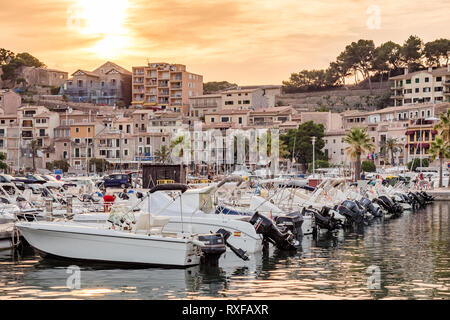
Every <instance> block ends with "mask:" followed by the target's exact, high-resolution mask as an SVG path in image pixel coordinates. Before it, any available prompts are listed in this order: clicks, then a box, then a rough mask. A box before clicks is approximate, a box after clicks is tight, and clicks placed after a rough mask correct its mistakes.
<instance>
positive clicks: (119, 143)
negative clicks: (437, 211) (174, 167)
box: [0, 62, 450, 173]
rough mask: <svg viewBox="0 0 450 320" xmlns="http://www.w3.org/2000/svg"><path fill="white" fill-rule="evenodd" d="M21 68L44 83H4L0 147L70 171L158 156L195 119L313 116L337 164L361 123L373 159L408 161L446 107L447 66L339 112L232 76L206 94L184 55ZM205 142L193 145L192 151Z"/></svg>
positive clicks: (274, 121) (215, 125)
mask: <svg viewBox="0 0 450 320" xmlns="http://www.w3.org/2000/svg"><path fill="white" fill-rule="evenodd" d="M23 73H24V74H26V75H27V80H26V82H27V83H28V84H30V83H31V84H33V87H34V88H38V89H37V90H35V95H34V96H33V102H32V103H29V102H27V101H26V99H27V98H26V96H24V95H21V90H19V89H2V90H1V91H0V110H1V115H0V152H2V153H4V154H5V155H6V159H5V161H6V163H7V165H8V168H9V169H8V170H10V171H12V172H19V171H21V170H22V171H23V170H30V169H34V170H41V169H52V168H54V165H53V164H58V163H59V165H61V161H65V162H67V170H68V171H69V172H74V173H85V172H93V171H95V170H96V168H95V167H94V168H93V169H92V168H91V166H92V159H99V160H101V161H103V163H104V164H103V169H106V168H111V169H115V170H117V169H128V170H129V169H139V168H140V166H141V165H142V164H145V163H152V162H157V161H158V160H159V159H158V158H157V156H156V155H157V154H158V152H159V151H160V150H161V149H162V148H163V149H164V148H166V149H168V148H169V146H170V144H171V142H172V141H173V140H174V139H175V138H176V136H177V134H179V130H180V129H183V130H185V131H190V132H193V131H194V124H195V123H196V122H201V127H200V128H201V129H200V130H202V131H208V130H218V131H219V132H221V134H222V135H223V136H225V134H226V132H227V130H235V129H239V130H243V131H246V130H251V129H278V130H279V132H280V134H283V133H286V132H288V131H289V130H290V129H294V130H295V129H296V128H298V126H299V125H301V124H304V123H306V122H308V121H312V122H313V123H315V124H321V125H323V129H324V136H323V140H324V143H325V144H324V147H323V149H322V150H321V151H322V152H323V153H324V155H325V157H326V158H327V159H328V161H329V163H330V164H331V165H332V166H349V165H351V163H352V160H351V159H350V157H348V156H347V155H346V153H345V149H346V147H347V145H346V143H345V142H344V138H345V136H346V135H347V133H348V132H349V131H350V130H351V129H352V128H353V127H355V126H358V127H361V128H365V129H366V131H367V133H368V134H369V136H370V139H371V140H372V142H373V144H374V145H375V146H376V148H375V150H373V151H372V152H370V154H365V155H364V157H366V158H367V159H369V160H371V161H373V162H374V163H375V165H376V166H385V165H394V164H395V165H399V166H404V165H406V164H407V163H408V162H410V161H412V160H414V159H427V160H430V159H429V158H430V153H429V148H430V144H431V142H432V141H434V140H435V137H436V134H437V131H436V130H435V129H434V126H435V124H436V123H437V121H438V120H439V115H440V114H442V113H445V112H446V110H447V109H449V108H450V66H445V67H440V68H428V69H427V70H422V71H416V72H412V73H408V69H407V68H406V69H405V70H404V74H403V75H399V76H394V77H391V78H390V79H389V80H390V90H391V101H392V105H391V106H389V107H387V108H384V109H380V110H374V111H365V110H352V109H350V108H348V109H347V110H345V111H343V112H335V110H329V111H317V110H313V109H311V108H310V107H309V108H308V106H301V105H300V106H299V105H295V106H292V105H283V103H282V100H281V99H280V97H281V96H282V94H283V88H282V86H280V85H272V86H268V85H261V86H258V85H254V86H232V87H230V88H226V89H224V90H221V91H218V92H215V93H210V94H204V93H203V76H202V75H199V74H195V73H191V72H189V71H188V68H187V67H186V66H185V65H180V64H169V63H148V64H147V65H145V66H136V67H133V68H132V70H131V71H128V70H126V69H125V68H123V67H121V66H119V65H117V64H115V63H113V62H106V63H104V64H102V65H101V66H99V67H98V68H96V69H95V70H93V71H86V70H83V69H79V70H77V71H75V72H74V73H73V74H71V76H70V77H69V76H68V74H67V72H63V71H57V70H53V69H45V68H32V67H28V68H26V70H24V71H23ZM45 88H47V90H45ZM48 88H58V92H54V93H56V94H51V92H50V90H48ZM53 91H54V90H53ZM198 128H199V127H198V126H197V127H196V130H199V129H198ZM191 136H192V137H193V135H191ZM389 140H391V141H392V140H394V141H395V142H396V147H395V150H391V151H392V155H390V154H389V152H387V153H388V154H386V152H384V153H383V151H384V150H383V148H384V147H385V146H386V142H387V141H389ZM223 143H225V142H223ZM206 148H207V147H206V145H205V148H202V145H200V146H197V147H195V152H198V153H202V152H203V151H205V150H206ZM216 148H218V149H224V148H225V145H221V146H216ZM394 151H395V152H394ZM391 158H392V160H393V161H391ZM430 163H431V161H430ZM90 164H91V165H90ZM246 164H247V165H249V166H251V165H255V164H256V163H249V161H247V163H246ZM434 164H436V160H435V163H434Z"/></svg>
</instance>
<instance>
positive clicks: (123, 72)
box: [92, 61, 132, 76]
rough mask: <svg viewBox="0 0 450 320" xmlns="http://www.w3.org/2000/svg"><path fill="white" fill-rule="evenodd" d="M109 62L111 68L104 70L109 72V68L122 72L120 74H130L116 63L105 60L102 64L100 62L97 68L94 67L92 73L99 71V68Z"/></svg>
mask: <svg viewBox="0 0 450 320" xmlns="http://www.w3.org/2000/svg"><path fill="white" fill-rule="evenodd" d="M107 64H110V65H111V68H110V69H109V70H108V71H107V72H106V73H108V72H110V71H111V70H113V69H115V70H116V71H117V72H119V73H122V74H126V75H130V76H131V74H132V73H131V72H130V71H128V70H127V69H125V68H123V67H121V66H119V65H118V64H115V63H114V62H111V61H107V62H105V63H104V64H102V65H101V66H100V67H98V68H97V69H95V70H94V71H92V72H93V73H98V72H99V71H100V69H101V68H104V67H105V65H107Z"/></svg>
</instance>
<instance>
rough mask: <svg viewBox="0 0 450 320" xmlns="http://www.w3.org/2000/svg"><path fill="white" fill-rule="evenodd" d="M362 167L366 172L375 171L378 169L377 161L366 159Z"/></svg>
mask: <svg viewBox="0 0 450 320" xmlns="http://www.w3.org/2000/svg"><path fill="white" fill-rule="evenodd" d="M361 169H362V170H363V171H364V172H375V171H376V170H377V168H376V166H375V163H373V161H370V160H365V161H363V162H362V163H361Z"/></svg>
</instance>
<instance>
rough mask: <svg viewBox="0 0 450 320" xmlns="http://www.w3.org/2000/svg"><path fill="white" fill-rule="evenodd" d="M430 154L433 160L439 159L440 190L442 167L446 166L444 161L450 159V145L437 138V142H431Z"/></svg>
mask: <svg viewBox="0 0 450 320" xmlns="http://www.w3.org/2000/svg"><path fill="white" fill-rule="evenodd" d="M429 152H430V154H431V159H432V160H435V159H436V158H439V166H440V168H439V188H442V166H443V164H444V159H445V158H450V144H449V143H448V142H446V141H444V139H442V138H441V137H436V140H434V141H433V142H431V147H430V150H429ZM449 186H450V185H449Z"/></svg>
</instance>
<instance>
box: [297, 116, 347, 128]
mask: <svg viewBox="0 0 450 320" xmlns="http://www.w3.org/2000/svg"><path fill="white" fill-rule="evenodd" d="M293 120H297V118H295V117H293ZM299 120H300V122H301V123H305V122H308V121H313V122H314V123H317V124H322V125H323V127H324V128H325V131H336V130H341V129H342V115H341V114H339V113H332V112H331V111H329V112H300V117H299ZM297 121H298V120H297Z"/></svg>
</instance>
